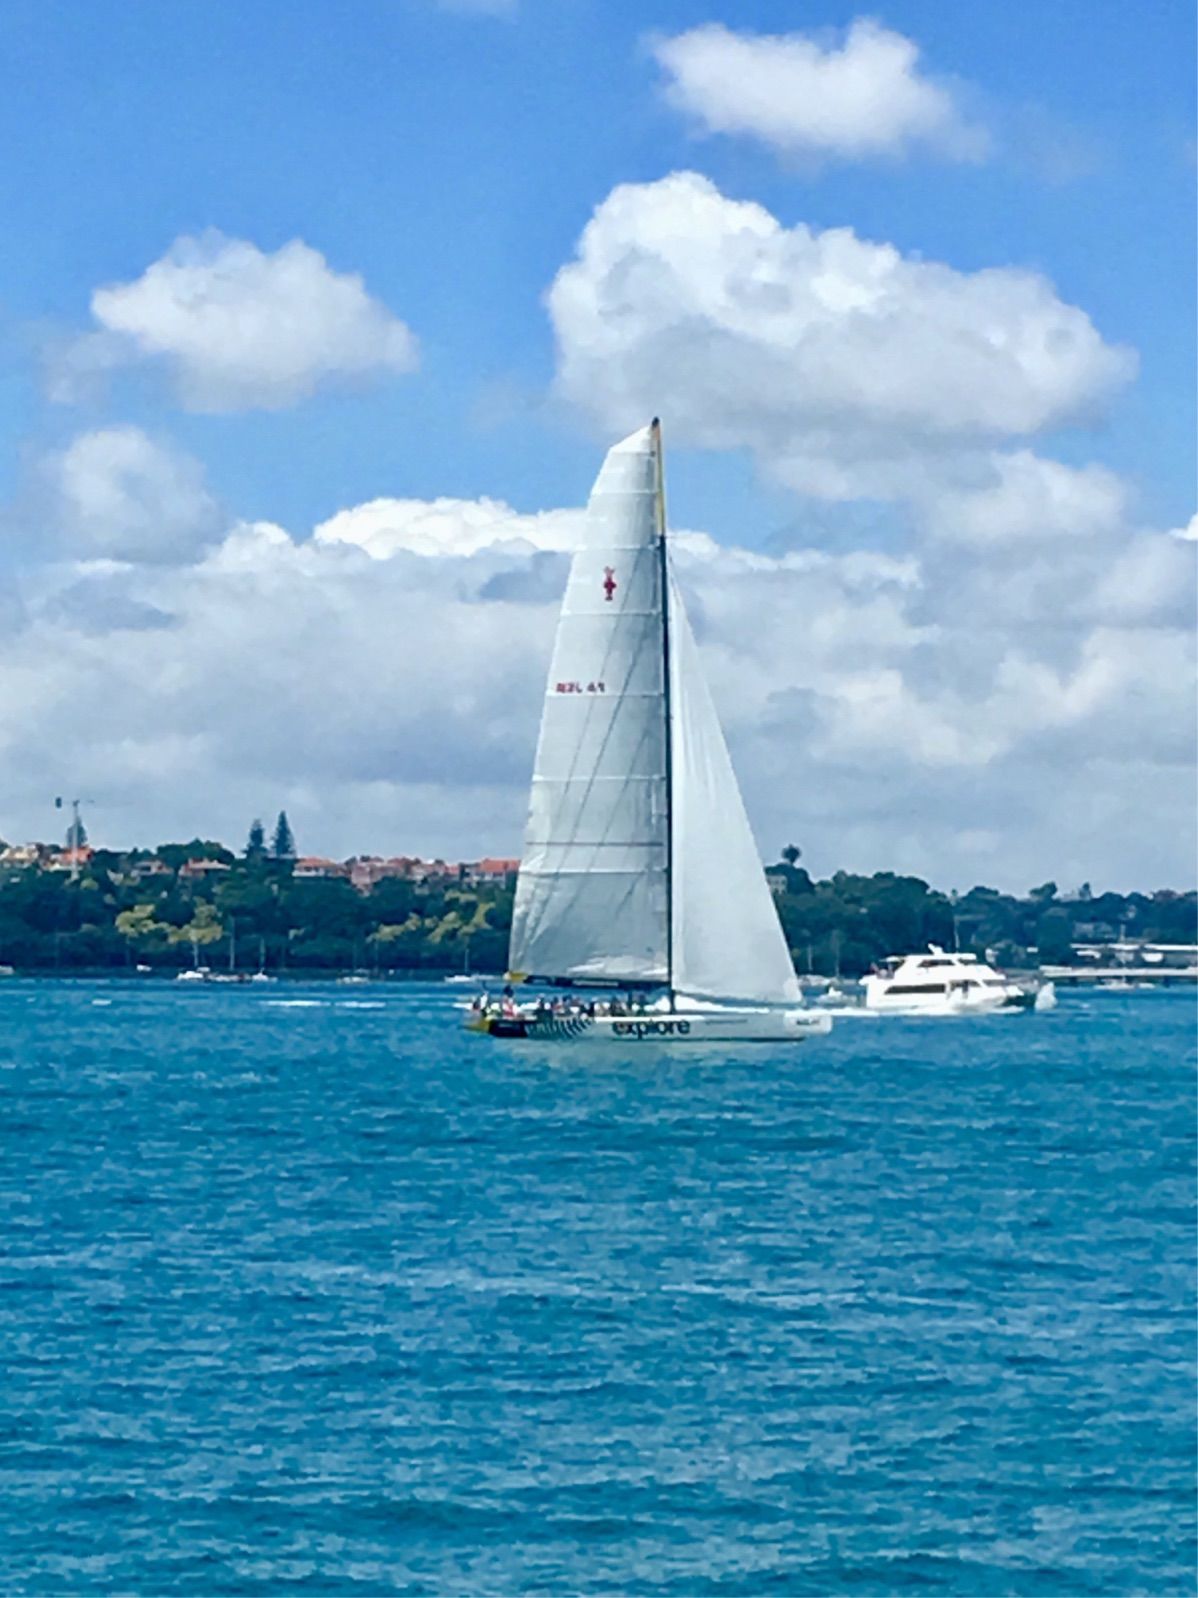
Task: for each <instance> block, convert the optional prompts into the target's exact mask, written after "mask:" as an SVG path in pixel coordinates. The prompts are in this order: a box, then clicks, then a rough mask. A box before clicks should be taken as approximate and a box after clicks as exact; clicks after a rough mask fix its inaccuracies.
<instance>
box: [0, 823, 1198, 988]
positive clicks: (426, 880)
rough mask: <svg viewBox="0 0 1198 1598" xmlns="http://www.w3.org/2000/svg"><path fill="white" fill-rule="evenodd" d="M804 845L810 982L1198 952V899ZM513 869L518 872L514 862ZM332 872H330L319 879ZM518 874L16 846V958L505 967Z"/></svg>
mask: <svg viewBox="0 0 1198 1598" xmlns="http://www.w3.org/2000/svg"><path fill="white" fill-rule="evenodd" d="M799 861H800V851H799V850H798V849H797V848H795V847H794V846H788V848H787V849H785V850H784V851H783V858H782V859H781V860H780V861H779V863H778V864H777V865H775V866H770V867H768V868H767V872H766V875H767V878H768V880H769V883H770V886H771V888H772V890H773V892H774V894H775V902H776V903H777V906H778V911H779V915H780V917H781V920H782V925H783V928H784V929H785V932H786V936H787V940H788V942H789V944H790V948H791V951H792V954H793V956H794V960H795V965H796V968H797V969H798V970H799V971H800V972H801V973H807V972H811V973H813V974H824V975H833V974H836V973H839V974H841V975H843V976H846V977H852V976H857V975H859V974H860V973H862V972H863V971H866V970H868V968H869V966H870V965H871V964H872V963H873V962H874V961H876V960H879V959H881V958H883V957H884V956H886V955H889V954H895V953H903V952H906V951H910V950H916V949H920V948H923V947H924V946H925V945H927V944H928V943H939V944H942V945H943V946H944V947H946V948H952V947H953V946H954V945H955V946H957V947H960V948H962V949H971V950H975V951H976V952H978V953H979V954H982V953H984V952H985V951H986V950H990V951H992V952H993V954H994V955H995V957H996V958H997V959H998V960H999V961H1000V962H1001V963H1002V964H1004V965H1008V966H1023V965H1035V964H1038V963H1040V962H1041V961H1044V962H1054V961H1059V960H1062V959H1066V958H1068V956H1069V953H1070V951H1071V949H1072V948H1073V947H1075V946H1076V945H1077V944H1078V943H1083V942H1104V941H1105V942H1109V941H1113V940H1115V939H1117V938H1119V937H1120V936H1127V937H1133V938H1147V939H1152V940H1155V941H1159V942H1165V943H1186V942H1192V941H1194V938H1195V918H1196V914H1198V900H1196V896H1195V894H1194V893H1192V892H1187V893H1178V892H1172V891H1168V890H1161V891H1157V892H1154V893H1132V894H1116V893H1098V894H1095V893H1093V892H1092V891H1091V890H1090V888H1089V886H1088V885H1083V887H1082V888H1081V890H1080V891H1079V892H1077V893H1075V894H1072V895H1068V896H1065V895H1062V894H1060V893H1059V892H1058V889H1057V887H1056V884H1055V883H1051V882H1048V883H1044V884H1042V885H1040V886H1038V887H1036V888H1034V889H1032V890H1031V891H1030V892H1029V893H1028V894H1027V895H1026V896H1024V897H1022V898H1016V897H1012V896H1011V895H1009V894H1003V893H1000V892H999V891H998V890H997V889H994V888H988V887H975V888H972V889H971V890H970V891H969V892H968V893H967V894H963V895H961V896H959V897H957V896H952V895H947V894H944V893H941V892H938V891H937V890H935V889H934V888H932V887H930V886H929V884H928V883H926V882H924V881H923V880H922V879H921V878H919V877H911V876H901V875H897V874H896V873H894V872H888V871H884V872H878V873H875V874H874V875H873V876H859V875H854V874H852V873H849V872H844V871H838V872H836V873H835V874H834V875H833V876H831V877H830V878H828V879H826V880H823V881H817V880H815V879H813V878H812V877H811V876H810V875H809V874H808V872H807V871H806V870H805V868H804V867H803V866H802V865H801V864H800V863H799ZM495 864H497V865H498V866H500V867H502V866H504V865H511V864H512V863H511V862H496V863H495ZM314 872H315V874H312V873H314ZM513 888H514V879H513V875H512V874H511V873H510V872H508V873H506V874H503V875H501V878H500V880H479V878H478V875H477V871H476V868H475V867H473V866H470V865H459V866H453V865H447V864H445V863H444V862H441V861H437V862H431V863H430V862H420V861H414V860H406V861H393V862H381V861H380V862H374V861H371V860H366V861H364V862H345V863H343V864H338V863H336V862H320V861H317V862H311V861H304V860H302V859H298V858H297V855H296V848H295V840H294V837H293V835H292V831H291V828H290V825H289V824H288V821H287V817H286V815H280V816H279V818H278V822H277V823H276V825H275V827H274V829H273V832H272V834H271V837H270V841H269V843H268V841H267V833H266V829H265V828H264V826H263V824H262V823H261V821H255V822H254V824H253V826H252V827H251V829H250V833H249V837H248V839H247V842H246V845H245V848H244V849H243V850H242V852H241V854H240V855H236V854H234V853H233V851H231V850H230V849H228V848H226V847H225V846H224V845H223V844H222V843H220V842H217V841H216V840H213V839H203V838H193V839H192V840H191V841H190V842H188V843H164V844H160V845H159V846H158V847H157V848H155V849H152V850H151V849H146V850H142V849H135V850H131V851H128V852H117V851H113V850H106V849H94V850H93V849H91V848H88V847H86V846H85V845H84V844H83V843H82V841H81V840H80V839H78V838H77V837H75V836H74V834H73V835H72V838H69V839H68V848H67V850H66V851H63V852H54V851H50V850H44V851H40V852H39V851H37V849H36V846H34V847H31V848H30V849H8V848H5V849H3V850H2V851H0V963H2V964H5V965H10V966H12V967H14V968H15V969H17V970H19V971H32V972H55V971H58V972H70V971H84V970H89V971H97V970H110V971H121V970H133V969H135V968H137V967H139V966H140V967H142V968H146V967H148V968H150V969H152V970H163V971H173V970H178V969H181V968H183V967H185V966H188V965H192V964H206V965H209V966H212V967H221V968H230V967H231V968H234V969H237V970H241V971H254V970H257V969H259V968H265V969H266V970H268V971H270V972H273V973H281V972H291V973H294V974H297V975H299V974H303V973H313V974H315V973H320V972H329V971H347V970H355V969H357V970H368V971H371V972H374V973H378V974H385V973H391V972H394V973H407V974H410V975H419V974H421V973H428V974H429V975H434V974H436V975H441V974H445V973H447V972H451V971H460V970H463V969H466V968H467V967H468V968H469V969H472V970H475V971H489V972H498V971H502V970H503V968H504V964H505V962H506V958H507V940H508V930H509V927H510V924H511V914H512V901H513Z"/></svg>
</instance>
